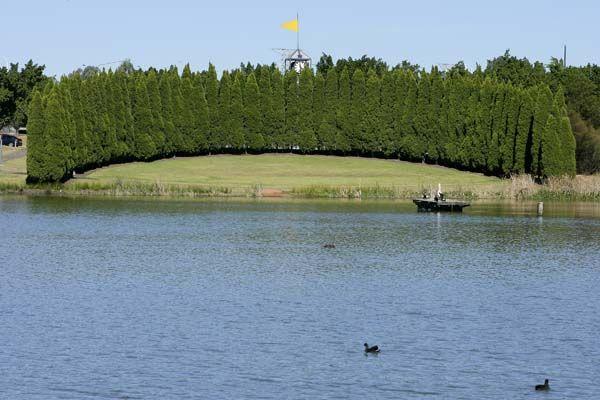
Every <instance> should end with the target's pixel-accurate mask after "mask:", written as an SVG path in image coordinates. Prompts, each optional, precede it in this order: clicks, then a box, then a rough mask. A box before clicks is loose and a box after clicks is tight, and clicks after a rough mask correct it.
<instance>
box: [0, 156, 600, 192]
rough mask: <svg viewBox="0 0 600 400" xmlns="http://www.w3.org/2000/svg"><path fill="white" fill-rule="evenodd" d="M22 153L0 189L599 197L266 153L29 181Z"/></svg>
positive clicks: (561, 183)
mask: <svg viewBox="0 0 600 400" xmlns="http://www.w3.org/2000/svg"><path fill="white" fill-rule="evenodd" d="M25 176H26V172H25V158H19V159H14V160H9V161H6V162H5V163H4V164H3V165H2V166H0V191H1V192H10V193H15V192H17V193H30V194H47V193H52V194H55V193H63V194H70V195H88V194H89V195H106V196H176V197H268V196H277V197H280V196H283V197H286V196H287V197H302V198H360V199H377V198H379V199H382V198H387V199H406V198H410V197H414V196H419V195H420V194H421V193H422V192H423V191H428V192H429V191H433V190H435V188H437V184H438V183H442V187H443V190H444V191H445V192H446V193H447V195H448V197H450V198H464V199H542V200H543V199H547V200H597V199H600V176H578V177H576V178H556V179H551V180H550V181H549V182H548V184H546V185H538V184H536V183H534V182H533V181H532V180H531V179H530V178H529V177H526V176H525V177H523V176H522V177H515V178H513V179H510V180H507V179H498V178H495V177H488V176H484V175H482V174H476V173H470V172H464V171H458V170H454V169H451V168H445V167H439V166H434V165H423V164H420V163H408V162H403V161H397V160H380V159H368V158H358V157H328V156H301V155H290V154H265V155H260V156H251V155H246V156H231V155H221V156H208V157H180V158H172V159H167V160H160V161H154V162H149V163H130V164H122V165H113V166H109V167H105V168H100V169H97V170H94V171H90V172H89V173H86V174H85V175H79V176H77V177H76V178H75V179H72V180H70V181H69V182H67V183H65V184H63V185H36V186H31V185H26V184H25Z"/></svg>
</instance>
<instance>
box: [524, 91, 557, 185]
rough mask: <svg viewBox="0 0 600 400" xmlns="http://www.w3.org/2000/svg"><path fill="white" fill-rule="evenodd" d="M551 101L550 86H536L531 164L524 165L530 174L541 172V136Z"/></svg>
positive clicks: (548, 114) (542, 135)
mask: <svg viewBox="0 0 600 400" xmlns="http://www.w3.org/2000/svg"><path fill="white" fill-rule="evenodd" d="M552 102H553V96H552V92H551V91H550V88H549V87H548V86H547V85H543V86H542V87H540V88H538V94H537V99H536V108H535V113H534V118H533V131H532V134H533V137H532V146H531V163H532V165H531V166H530V168H527V166H526V169H529V170H530V171H531V172H532V174H533V175H536V176H541V175H542V172H543V171H542V169H543V166H542V156H541V147H542V138H543V137H544V132H545V130H546V125H547V124H546V123H547V121H548V117H549V116H550V112H551V110H552Z"/></svg>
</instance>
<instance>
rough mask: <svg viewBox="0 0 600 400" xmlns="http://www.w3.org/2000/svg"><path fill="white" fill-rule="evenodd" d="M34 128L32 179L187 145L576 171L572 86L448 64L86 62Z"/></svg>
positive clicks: (53, 91)
mask: <svg viewBox="0 0 600 400" xmlns="http://www.w3.org/2000/svg"><path fill="white" fill-rule="evenodd" d="M28 132H29V138H28V155H27V172H28V180H29V181H30V182H54V181H61V180H65V179H67V178H68V177H70V176H72V173H73V172H82V171H85V170H88V169H91V168H95V167H98V166H102V165H107V164H111V163H117V162H127V161H133V160H152V159H157V158H164V157H170V156H173V155H201V154H210V153H212V154H215V153H260V152H290V151H293V152H301V153H307V154H312V153H320V154H337V155H361V156H372V157H389V158H400V159H404V160H418V161H420V160H422V159H426V161H427V162H430V163H439V164H441V165H447V166H452V167H457V168H460V169H467V170H473V171H480V172H484V173H487V174H494V175H499V176H507V175H510V174H516V173H528V174H531V175H534V176H536V177H542V178H543V177H547V176H552V175H562V174H573V173H574V172H575V140H574V137H573V134H572V132H571V127H570V124H569V119H568V117H567V112H566V108H565V100H564V95H563V93H562V91H561V90H560V89H559V90H558V91H557V92H556V93H552V92H551V90H550V89H549V88H548V87H547V86H545V85H541V86H534V87H528V88H522V87H518V86H513V85H510V84H506V83H500V82H497V81H494V80H493V79H490V78H484V77H482V76H477V75H470V74H467V75H461V74H443V73H440V72H439V71H438V70H437V69H436V68H433V69H432V70H431V71H430V72H426V71H425V70H422V71H417V72H414V71H411V70H409V69H395V70H387V71H382V72H380V73H376V72H375V71H373V70H370V71H368V72H366V73H365V72H364V71H363V70H361V69H356V70H354V71H353V73H352V74H350V73H349V72H348V70H347V69H343V70H342V71H341V72H338V71H337V70H336V69H335V68H331V69H329V70H328V71H327V72H326V73H325V74H321V73H317V74H316V75H315V74H314V72H313V71H312V70H310V69H304V70H303V71H302V72H301V73H299V74H297V73H296V72H288V73H286V74H285V75H283V74H282V73H281V72H280V71H279V70H278V69H277V68H274V67H273V66H271V67H267V66H258V67H256V68H255V69H253V70H252V71H250V72H247V71H243V70H241V69H238V70H234V71H225V72H223V73H222V75H221V77H220V79H219V78H218V76H217V72H216V70H215V68H214V67H213V66H212V65H210V66H209V69H208V70H207V71H202V72H192V71H191V70H190V68H189V67H188V66H186V68H184V70H183V73H182V74H180V73H179V72H178V70H177V69H176V68H174V67H171V68H170V69H167V70H160V71H157V70H155V69H153V68H151V69H149V70H147V71H141V70H136V71H122V70H117V71H116V72H113V71H102V72H99V73H97V74H94V75H92V76H86V77H85V78H84V77H82V75H81V74H79V73H73V74H71V75H69V76H64V77H62V78H61V79H60V81H57V82H50V83H48V84H47V85H46V86H45V87H44V88H42V89H40V90H37V91H36V92H35V93H34V94H33V97H32V101H31V103H30V106H29V122H28Z"/></svg>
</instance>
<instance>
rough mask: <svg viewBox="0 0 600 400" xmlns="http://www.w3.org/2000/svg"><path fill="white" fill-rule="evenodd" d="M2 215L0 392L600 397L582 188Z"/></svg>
mask: <svg viewBox="0 0 600 400" xmlns="http://www.w3.org/2000/svg"><path fill="white" fill-rule="evenodd" d="M0 227H1V228H0V233H1V238H0V339H1V341H2V344H1V345H0V398H2V399H44V400H47V399H335V398H339V399H347V398H353V399H409V398H440V399H521V398H532V399H533V398H540V399H597V398H598V396H599V393H598V391H599V390H600V384H599V380H600V366H599V365H600V364H599V363H600V334H599V332H600V205H599V204H598V203H587V204H576V205H572V204H548V203H546V205H545V215H544V217H541V218H538V217H536V216H535V203H524V204H521V203H519V204H517V205H514V204H510V203H504V204H502V203H481V204H475V205H474V206H472V207H470V208H468V209H467V210H466V212H465V213H464V214H452V215H450V214H427V213H417V212H416V209H415V207H414V206H413V205H412V204H409V203H406V202H343V201H329V202H328V201H266V200H265V201H221V202H217V201H175V200H174V201H165V200H154V201H150V200H121V199H117V200H108V199H96V200H93V199H66V198H27V197H0ZM325 243H335V245H336V248H335V249H324V248H323V247H322V246H323V244H325ZM364 342H368V343H369V344H378V345H379V346H380V347H381V349H382V351H381V353H380V354H379V355H374V356H365V354H364V353H363V343H364ZM544 378H549V379H550V386H551V387H552V390H551V391H550V392H548V393H539V392H535V391H534V390H533V386H534V385H535V384H537V383H542V382H543V380H544Z"/></svg>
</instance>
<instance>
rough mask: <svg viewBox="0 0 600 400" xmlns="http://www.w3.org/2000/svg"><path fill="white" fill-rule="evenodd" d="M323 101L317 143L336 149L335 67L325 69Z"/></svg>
mask: <svg viewBox="0 0 600 400" xmlns="http://www.w3.org/2000/svg"><path fill="white" fill-rule="evenodd" d="M323 101H324V102H323V117H322V120H321V124H320V125H319V141H320V143H319V145H320V147H321V149H323V150H327V151H332V150H336V135H337V125H336V124H337V121H336V117H337V110H338V75H337V72H336V70H335V68H330V69H329V70H328V71H327V76H326V79H325V95H324V99H323Z"/></svg>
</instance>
